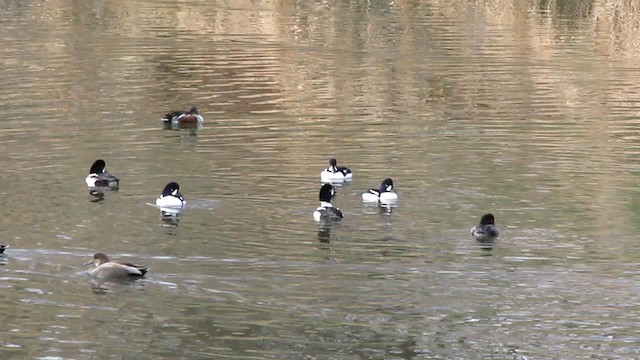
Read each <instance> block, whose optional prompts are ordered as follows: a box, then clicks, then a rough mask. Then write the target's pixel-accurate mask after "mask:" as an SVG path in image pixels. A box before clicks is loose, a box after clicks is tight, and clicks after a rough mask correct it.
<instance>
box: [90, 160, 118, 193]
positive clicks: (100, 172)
mask: <svg viewBox="0 0 640 360" xmlns="http://www.w3.org/2000/svg"><path fill="white" fill-rule="evenodd" d="M106 166H107V164H106V163H105V162H104V160H102V159H98V160H96V161H95V162H94V163H93V165H91V169H90V170H89V175H87V177H86V178H85V179H84V181H85V182H86V183H87V186H88V187H90V188H95V187H108V188H111V189H113V190H118V185H119V183H120V179H118V178H117V177H115V176H113V175H111V174H109V173H108V172H107V170H106V169H105V168H106Z"/></svg>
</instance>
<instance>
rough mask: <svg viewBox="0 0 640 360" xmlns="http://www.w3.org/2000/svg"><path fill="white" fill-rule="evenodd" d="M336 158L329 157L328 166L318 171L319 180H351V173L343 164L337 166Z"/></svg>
mask: <svg viewBox="0 0 640 360" xmlns="http://www.w3.org/2000/svg"><path fill="white" fill-rule="evenodd" d="M337 164H338V162H337V161H336V159H329V167H328V168H326V169H324V170H322V172H321V173H320V181H322V182H340V181H351V178H352V177H353V173H352V172H351V170H350V169H349V168H347V167H344V166H338V165H337Z"/></svg>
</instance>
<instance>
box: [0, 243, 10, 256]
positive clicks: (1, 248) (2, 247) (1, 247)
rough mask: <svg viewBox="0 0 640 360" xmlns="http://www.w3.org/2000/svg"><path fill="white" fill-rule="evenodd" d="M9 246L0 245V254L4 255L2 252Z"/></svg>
mask: <svg viewBox="0 0 640 360" xmlns="http://www.w3.org/2000/svg"><path fill="white" fill-rule="evenodd" d="M8 247H9V245H7V244H2V243H0V254H4V251H5V250H7V248H8Z"/></svg>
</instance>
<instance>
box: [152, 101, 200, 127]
mask: <svg viewBox="0 0 640 360" xmlns="http://www.w3.org/2000/svg"><path fill="white" fill-rule="evenodd" d="M203 121H204V119H203V118H202V116H201V115H200V114H198V108H197V107H195V106H192V107H191V108H190V109H189V110H188V111H172V112H169V113H167V114H165V115H164V116H163V117H162V123H163V124H164V126H165V128H168V129H172V128H199V127H200V126H202V122H203Z"/></svg>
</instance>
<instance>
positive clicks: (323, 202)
mask: <svg viewBox="0 0 640 360" xmlns="http://www.w3.org/2000/svg"><path fill="white" fill-rule="evenodd" d="M335 194H336V192H335V190H334V189H333V185H331V184H323V185H322V187H321V188H320V194H319V196H318V197H319V198H320V206H319V207H318V208H317V209H316V211H314V212H313V218H314V219H315V220H316V221H320V220H323V219H325V220H339V219H342V218H343V217H344V216H343V215H342V211H340V209H338V208H335V207H333V205H332V204H331V198H332V197H333V196H334V195H335Z"/></svg>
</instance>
